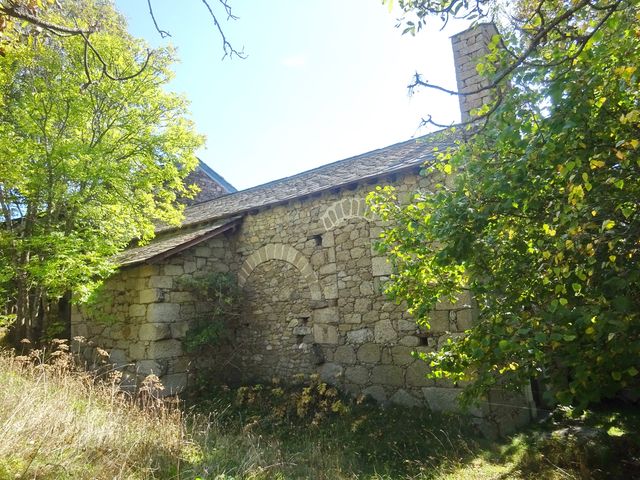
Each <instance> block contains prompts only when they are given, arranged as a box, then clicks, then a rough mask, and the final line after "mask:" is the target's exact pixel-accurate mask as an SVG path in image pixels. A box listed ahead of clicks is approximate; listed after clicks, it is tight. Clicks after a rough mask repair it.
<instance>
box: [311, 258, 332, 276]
mask: <svg viewBox="0 0 640 480" xmlns="http://www.w3.org/2000/svg"><path fill="white" fill-rule="evenodd" d="M312 258H313V257H312ZM336 271H337V268H336V264H335V263H328V264H326V265H322V266H321V267H320V269H319V270H318V272H319V273H320V275H330V274H332V273H336Z"/></svg>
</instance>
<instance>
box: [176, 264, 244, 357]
mask: <svg viewBox="0 0 640 480" xmlns="http://www.w3.org/2000/svg"><path fill="white" fill-rule="evenodd" d="M179 284H180V286H181V287H182V288H183V289H185V290H187V291H189V292H191V294H192V295H193V296H194V297H195V299H196V300H197V301H198V302H204V306H205V307H206V310H205V311H204V312H201V313H199V314H196V316H195V317H194V318H193V319H192V320H191V323H190V325H189V330H187V334H186V336H185V339H184V341H183V345H184V347H185V349H186V350H187V351H190V352H200V353H202V350H205V349H206V348H207V347H211V346H214V345H216V344H217V343H218V342H219V341H220V340H221V339H223V338H224V337H225V336H226V335H227V334H228V333H229V332H228V330H227V328H226V327H227V326H228V324H229V321H230V320H231V319H232V318H233V317H236V316H237V315H238V314H239V308H240V300H241V289H240V288H239V287H238V285H237V283H236V280H235V277H234V276H233V275H231V274H229V273H209V274H207V275H204V276H194V277H184V278H182V279H180V282H179ZM196 310H197V311H199V310H202V308H200V309H198V308H197V309H196Z"/></svg>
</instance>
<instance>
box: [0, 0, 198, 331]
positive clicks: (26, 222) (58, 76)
mask: <svg viewBox="0 0 640 480" xmlns="http://www.w3.org/2000/svg"><path fill="white" fill-rule="evenodd" d="M67 5H68V11H67V13H68V14H71V13H73V15H74V16H77V17H78V18H96V17H100V18H101V25H102V30H101V31H100V32H95V33H94V34H93V35H92V42H93V44H94V45H95V46H96V47H97V48H99V51H100V52H101V57H102V61H98V60H97V59H96V57H95V55H94V56H88V57H87V52H86V45H85V43H84V42H83V40H82V38H81V37H70V38H60V37H58V36H55V35H51V36H42V37H30V40H29V42H26V43H20V44H17V45H15V48H13V49H11V50H9V51H7V52H6V55H5V56H4V57H3V58H1V59H0V62H1V63H2V67H1V69H0V105H2V110H1V112H0V118H1V122H0V156H1V157H2V158H3V159H4V161H3V162H2V163H1V164H0V206H1V208H2V211H1V216H2V220H3V223H2V228H1V231H0V280H1V281H2V282H1V283H2V285H1V289H3V290H5V291H8V292H9V295H10V296H11V298H13V299H14V301H15V304H16V305H17V312H16V313H17V317H18V322H17V325H19V326H20V325H22V326H24V325H27V327H28V328H25V331H23V332H22V333H21V335H30V336H34V335H36V336H37V334H38V332H37V330H38V328H37V320H38V318H40V317H41V316H42V303H43V300H44V299H52V298H57V297H59V296H61V295H63V294H64V293H65V292H67V291H69V290H74V291H75V293H76V294H77V299H79V300H82V299H85V298H86V297H87V296H88V295H89V293H90V292H91V291H92V290H93V288H94V287H95V285H96V284H97V283H98V282H99V281H100V279H102V278H104V277H105V276H107V275H108V274H109V273H111V271H112V269H113V265H112V264H111V263H110V262H109V258H110V257H112V256H113V255H114V254H115V253H117V252H118V251H120V250H121V249H123V248H124V247H125V246H126V245H127V244H128V242H130V241H131V240H132V239H134V238H139V239H141V240H142V241H146V240H148V239H149V238H151V236H152V235H153V230H154V227H153V225H154V222H166V223H172V224H176V223H177V222H178V221H179V219H180V216H181V209H182V207H181V206H179V205H177V204H176V197H177V196H178V195H188V194H189V193H190V192H191V189H190V188H188V187H186V186H185V185H184V184H183V178H184V177H185V176H186V175H187V174H188V173H189V171H190V170H192V169H193V168H194V167H195V165H196V163H197V159H196V158H195V155H194V150H195V149H196V148H197V147H199V146H200V145H201V143H202V139H201V137H199V136H198V135H196V134H195V133H194V132H193V127H192V124H191V123H190V121H189V120H187V118H186V114H187V111H186V102H185V100H184V99H182V98H180V97H178V96H176V95H174V94H171V93H168V92H166V90H165V88H164V87H165V86H166V84H167V82H168V81H169V79H170V78H171V73H170V70H169V68H170V65H171V63H172V62H173V60H174V58H173V54H172V52H171V51H170V50H158V51H156V52H155V53H154V55H153V56H151V57H150V58H149V60H148V65H147V68H145V69H144V70H143V71H140V65H139V63H138V61H137V59H138V58H145V55H146V54H145V53H144V52H145V51H146V48H145V45H144V44H143V42H141V41H140V40H137V39H135V38H133V37H131V36H130V35H128V34H127V32H126V27H125V24H124V20H123V19H122V17H121V16H120V15H119V14H118V13H117V12H116V11H115V10H114V9H113V7H112V6H110V4H109V3H105V2H100V1H95V2H94V1H87V2H82V4H80V3H73V2H72V3H68V4H67ZM81 7H82V8H81ZM83 16H85V17H83ZM103 62H107V63H108V64H109V66H110V67H109V68H110V69H111V71H112V73H114V74H116V75H118V76H119V77H126V76H128V75H130V74H134V73H136V72H139V74H137V75H134V76H133V77H132V78H129V79H128V80H126V81H112V80H109V79H108V78H107V77H106V74H105V69H104V63H103ZM85 69H86V72H87V73H85ZM86 76H88V77H89V78H90V79H91V81H90V82H87V81H86V78H85V77H86ZM80 85H82V87H79V86H80ZM29 325H31V327H29Z"/></svg>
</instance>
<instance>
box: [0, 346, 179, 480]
mask: <svg viewBox="0 0 640 480" xmlns="http://www.w3.org/2000/svg"><path fill="white" fill-rule="evenodd" d="M65 350H66V345H65V344H63V343H62V344H58V348H57V349H56V350H55V351H54V352H52V354H50V355H49V354H47V353H46V352H43V351H33V352H31V354H29V355H28V356H12V355H9V354H7V353H4V354H0V439H1V441H0V479H9V478H10V479H15V478H42V479H48V478H51V479H53V478H55V479H60V478H74V479H76V478H77V479H82V478H87V479H88V478H91V479H93V478H96V479H100V478H105V479H106V478H109V479H112V478H166V477H165V476H164V475H162V476H157V475H156V473H157V472H160V471H163V472H167V471H171V470H175V472H176V474H177V472H179V468H180V458H181V456H182V454H183V452H185V451H186V450H188V449H189V448H190V446H191V442H190V440H189V438H188V437H187V435H186V433H185V429H184V422H183V418H182V414H181V412H180V410H178V409H176V408H170V407H168V406H167V405H165V404H164V403H162V402H159V401H157V400H154V399H153V398H152V397H151V396H146V397H143V398H145V399H144V400H138V402H137V405H136V404H135V403H134V401H133V400H132V398H131V397H130V396H128V395H126V394H124V393H123V392H122V391H120V390H119V389H118V387H117V385H118V380H119V378H118V377H119V375H118V372H112V373H111V374H109V375H107V376H106V377H107V378H104V379H103V380H102V381H96V378H95V377H93V376H91V375H89V374H87V373H84V372H82V371H80V370H78V369H76V368H75V367H74V365H73V362H72V357H71V355H69V354H68V353H66V352H65ZM45 356H46V357H48V358H47V360H48V361H47V362H45V361H44V360H45V358H44V357H45Z"/></svg>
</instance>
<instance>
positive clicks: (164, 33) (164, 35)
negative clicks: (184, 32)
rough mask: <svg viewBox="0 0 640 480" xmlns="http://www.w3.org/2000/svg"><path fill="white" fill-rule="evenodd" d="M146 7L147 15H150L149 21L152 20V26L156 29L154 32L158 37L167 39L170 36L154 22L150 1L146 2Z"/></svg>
mask: <svg viewBox="0 0 640 480" xmlns="http://www.w3.org/2000/svg"><path fill="white" fill-rule="evenodd" d="M147 5H149V15H151V20H153V25H155V27H156V31H157V32H158V33H159V34H160V37H162V38H167V37H170V36H171V34H170V33H169V32H167V31H166V30H162V29H161V28H160V27H159V26H158V22H156V16H155V15H154V14H153V7H152V6H151V0H147Z"/></svg>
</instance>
